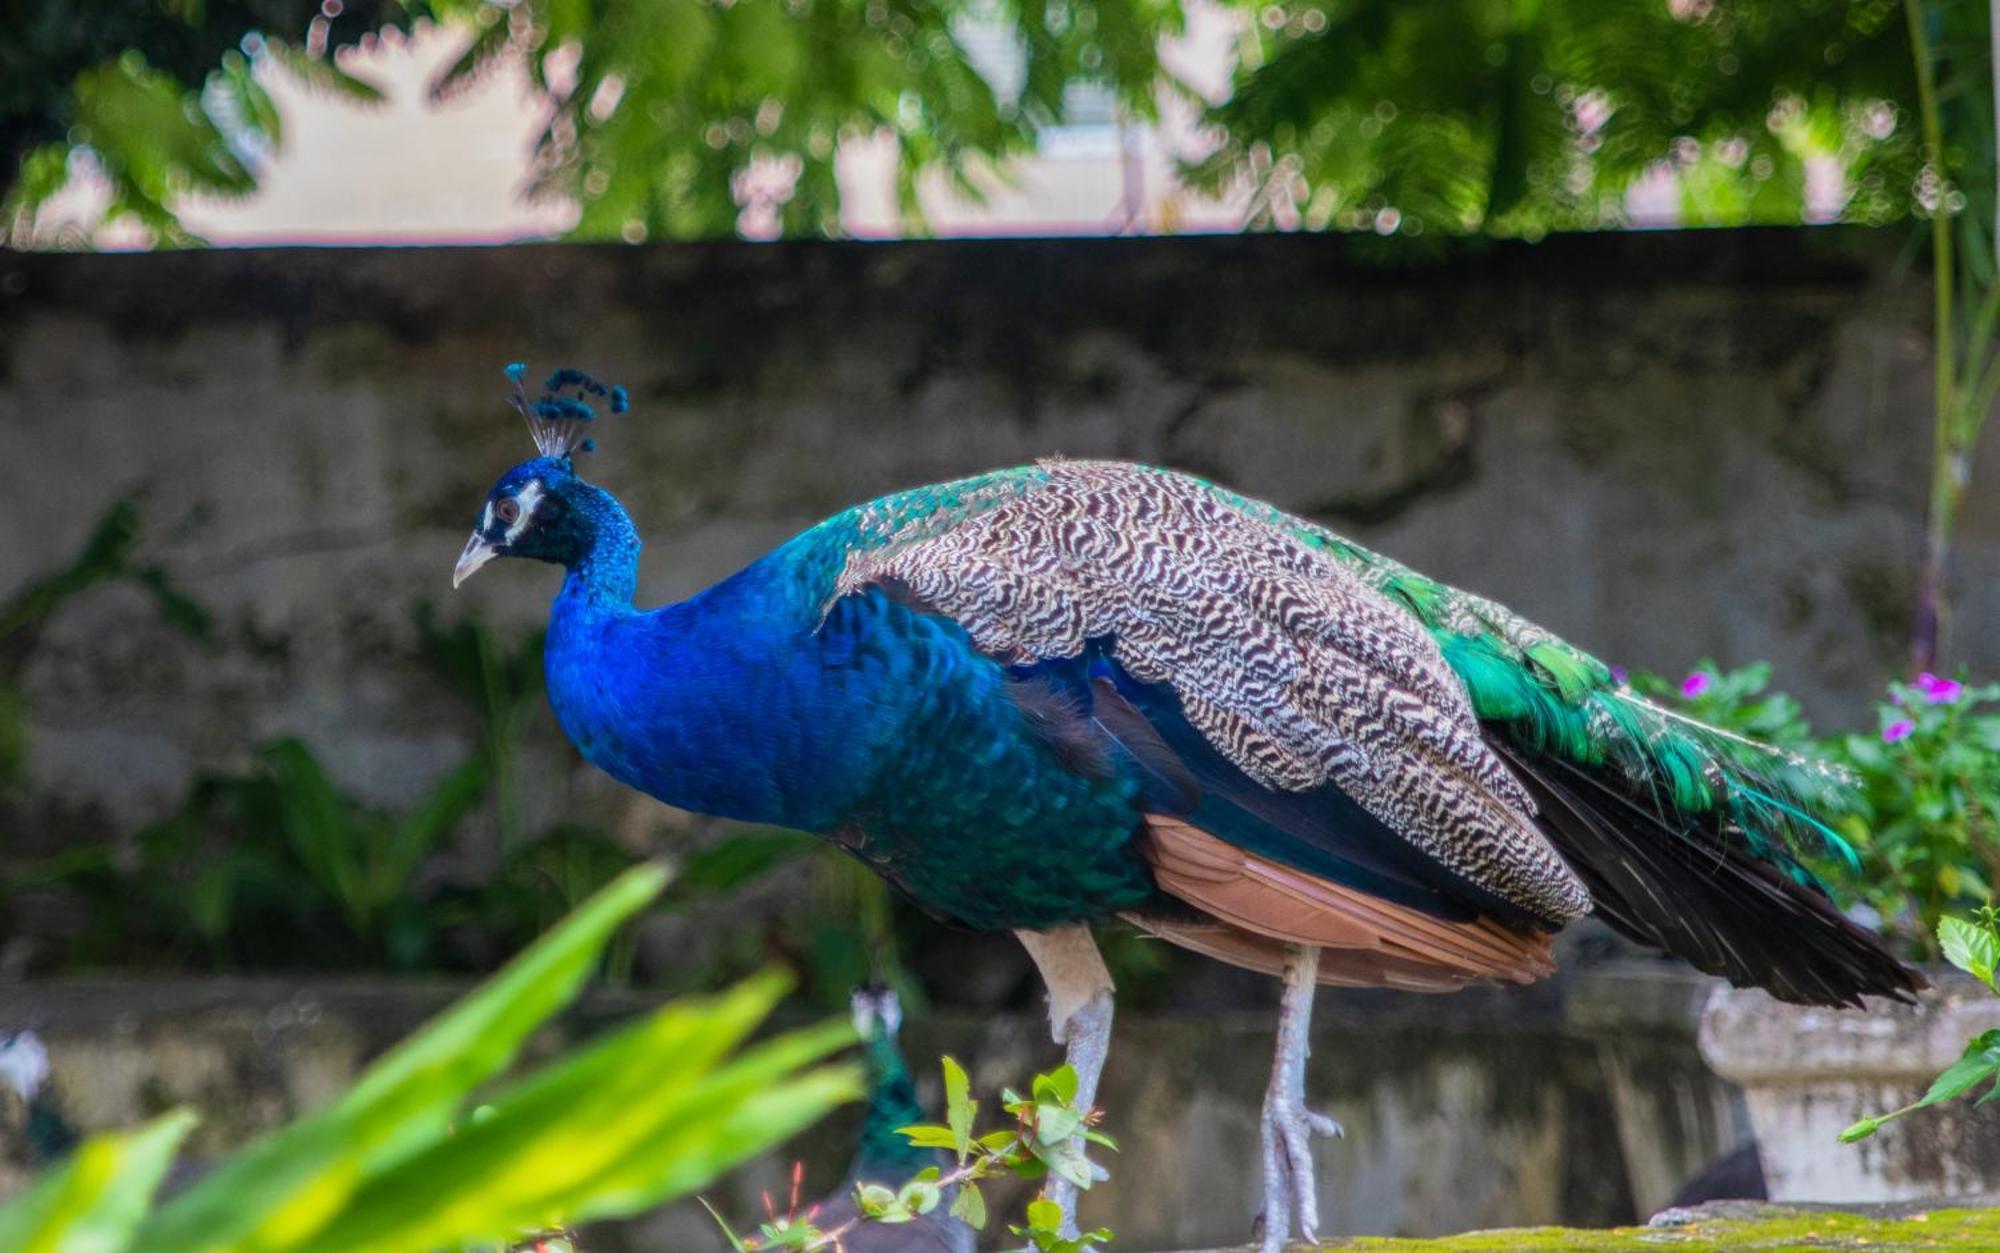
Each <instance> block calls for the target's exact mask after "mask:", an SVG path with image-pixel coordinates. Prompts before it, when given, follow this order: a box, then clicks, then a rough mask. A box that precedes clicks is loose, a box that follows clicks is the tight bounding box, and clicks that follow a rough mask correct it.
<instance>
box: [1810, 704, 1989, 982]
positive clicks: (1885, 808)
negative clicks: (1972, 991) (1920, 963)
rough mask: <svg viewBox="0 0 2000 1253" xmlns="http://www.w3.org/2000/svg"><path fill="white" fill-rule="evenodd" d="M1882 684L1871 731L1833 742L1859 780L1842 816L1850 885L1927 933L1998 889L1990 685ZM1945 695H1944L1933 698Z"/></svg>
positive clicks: (1886, 913) (1892, 918) (1880, 907)
mask: <svg viewBox="0 0 2000 1253" xmlns="http://www.w3.org/2000/svg"><path fill="white" fill-rule="evenodd" d="M1925 678H1926V679H1928V680H1929V682H1924V681H1922V680H1920V682H1919V683H1918V684H1903V683H1892V684H1890V685H1889V699H1888V700H1887V701H1885V702H1883V703H1881V704H1878V705H1877V706H1876V709H1875V715H1876V720H1877V724H1878V729H1877V730H1876V731H1874V732H1872V733H1865V734H1853V735H1848V736H1845V737H1843V738H1841V739H1840V740H1839V741H1838V742H1837V745H1836V747H1837V751H1838V753H1839V755H1840V758H1841V759H1842V761H1843V762H1844V763H1845V764H1846V765H1847V766H1848V767H1849V768H1850V769H1852V770H1853V771H1854V773H1855V775H1856V776H1857V778H1858V780H1859V785H1860V786H1859V790H1858V796H1859V800H1860V805H1859V808H1858V809H1857V810H1856V812H1855V813H1853V814H1852V815H1849V816H1848V817H1846V818H1845V819H1843V820H1842V826H1843V827H1844V829H1846V830H1847V831H1848V833H1849V834H1850V836H1851V837H1852V838H1853V840H1854V843H1855V845H1856V846H1857V848H1859V850H1860V852H1861V856H1862V859H1863V867H1864V872H1863V874H1862V876H1861V881H1860V887H1861V891H1862V893H1863V895H1864V896H1865V897H1866V899H1867V900H1868V901H1869V902H1870V903H1872V904H1873V905H1874V906H1875V907H1876V908H1877V909H1878V910H1880V911H1881V913H1882V915H1883V917H1884V918H1886V919H1889V920H1890V921H1892V922H1899V923H1902V924H1904V925H1905V927H1906V928H1907V929H1909V930H1913V931H1917V932H1918V934H1919V936H1920V937H1924V938H1925V939H1926V943H1925V948H1926V955H1927V956H1930V955H1935V951H1934V950H1931V949H1930V947H1929V944H1928V939H1927V937H1929V936H1932V935H1935V934H1937V931H1938V928H1939V926H1940V925H1941V924H1942V921H1943V919H1944V917H1945V915H1946V914H1948V913H1963V912H1966V911H1969V910H1971V909H1973V908H1975V907H1976V906H1978V905H1980V904H1982V903H1984V902H1985V901H1986V900H1988V899H1990V898H1991V896H1992V895H1993V891H1994V888H1995V885H2000V684H1992V685H1988V686H1985V687H1970V686H1966V685H1964V684H1958V683H1947V682H1946V681H1943V680H1936V679H1930V678H1929V676H1925ZM1946 693H1949V694H1950V695H1951V699H1948V700H1947V699H1934V697H1937V696H1939V695H1942V694H1946Z"/></svg>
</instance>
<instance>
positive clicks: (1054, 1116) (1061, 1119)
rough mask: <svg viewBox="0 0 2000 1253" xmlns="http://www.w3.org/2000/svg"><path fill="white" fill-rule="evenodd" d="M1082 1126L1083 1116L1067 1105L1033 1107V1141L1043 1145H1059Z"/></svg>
mask: <svg viewBox="0 0 2000 1253" xmlns="http://www.w3.org/2000/svg"><path fill="white" fill-rule="evenodd" d="M1082 1125H1083V1116H1082V1115H1081V1114H1078V1113H1077V1112H1076V1111H1075V1110H1073V1109H1071V1108H1070V1107H1069V1106H1067V1105H1049V1104H1042V1105H1037V1106H1035V1139H1037V1140H1039V1141H1041V1142H1042V1143H1043V1144H1061V1143H1062V1142H1063V1141H1065V1140H1067V1139H1069V1138H1070V1137H1071V1136H1073V1135H1075V1134H1076V1129H1077V1128H1078V1127H1081V1126H1082Z"/></svg>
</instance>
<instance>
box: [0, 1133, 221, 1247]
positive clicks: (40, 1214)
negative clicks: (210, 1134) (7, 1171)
mask: <svg viewBox="0 0 2000 1253" xmlns="http://www.w3.org/2000/svg"><path fill="white" fill-rule="evenodd" d="M194 1124H195V1116H194V1115H193V1114H192V1113H190V1112H188V1111H186V1110H176V1111H174V1112H173V1113H170V1114H163V1115H161V1116H160V1117H158V1118H155V1119H154V1120H153V1121H151V1122H149V1123H147V1124H145V1125H144V1126H142V1127H139V1128H137V1129H136V1130H133V1131H123V1132H113V1133H110V1134H107V1135H100V1136H93V1137H91V1138H90V1139H88V1140H86V1141H84V1142H83V1144H82V1145H81V1146H79V1147H78V1148H77V1150H76V1152H75V1153H74V1154H72V1155H71V1157H70V1158H69V1160H68V1161H66V1162H64V1163H63V1164H62V1165H61V1166H58V1167H57V1168H56V1169H55V1170H53V1171H51V1172H50V1173H49V1174H48V1175H47V1176H45V1177H44V1178H43V1179H42V1180H41V1182H39V1183H37V1184H36V1185H35V1186H34V1187H33V1188H31V1189H29V1190H28V1191H27V1192H26V1193H24V1194H22V1195H21V1196H19V1197H16V1198H15V1199H14V1200H12V1201H10V1202H9V1203H8V1204H7V1205H6V1206H5V1207H4V1208H0V1249H7V1250H10V1251H11V1253H118V1251H119V1250H122V1249H124V1248H125V1247H126V1245H127V1242H128V1241H130V1239H131V1237H132V1233H133V1232H134V1231H135V1230H136V1229H137V1228H138V1225H139V1223H140V1221H141V1220H142V1219H143V1218H144V1217H145V1214H146V1210H147V1208H148V1207H149V1206H150V1205H151V1204H152V1201H153V1193H154V1191H155V1190H156V1189H158V1188H159V1186H160V1181H161V1180H162V1179H164V1178H166V1174H167V1169H168V1167H170V1166H172V1165H173V1160H174V1154H175V1152H176V1151H178V1150H179V1148H180V1143H181V1141H182V1139H184V1138H185V1137H186V1135H187V1133H188V1130H189V1129H190V1128H192V1127H193V1126H194Z"/></svg>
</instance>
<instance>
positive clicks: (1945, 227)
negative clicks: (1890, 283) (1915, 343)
mask: <svg viewBox="0 0 2000 1253" xmlns="http://www.w3.org/2000/svg"><path fill="white" fill-rule="evenodd" d="M1903 16H1904V18H1905V19H1906V20H1907V22H1908V24H1909V30H1910V57H1911V60H1912V61H1913V62H1914V65H1913V68H1914V69H1915V71H1916V78H1917V112H1918V114H1919V115H1920V117H1921V119H1922V122H1923V136H1924V159H1925V162H1926V163H1927V164H1928V165H1929V166H1930V168H1931V172H1932V174H1933V176H1934V177H1935V178H1936V180H1937V186H1936V197H1937V200H1936V203H1935V204H1934V205H1933V206H1932V207H1931V294H1932V298H1933V313H1932V327H1931V334H1932V338H1933V342H1934V347H1933V355H1934V367H1935V374H1934V383H1933V387H1934V389H1935V395H1934V397H1933V412H1932V433H1931V439H1932V445H1931V450H1932V461H1931V492H1930V500H1929V504H1928V507H1927V508H1926V511H1925V521H1924V548H1923V558H1922V561H1921V563H1920V565H1919V568H1918V572H1917V607H1916V617H1915V621H1914V622H1913V623H1912V624H1911V627H1910V669H1911V672H1912V673H1915V672H1916V671H1919V670H1928V669H1930V668H1931V667H1932V666H1933V665H1934V664H1935V663H1936V660H1937V650H1938V636H1939V633H1940V630H1941V623H1942V620H1943V618H1944V615H1945V613H1946V606H1945V603H1944V587H1943V583H1944V565H1945V561H1946V560H1947V559H1948V557H1949V556H1950V547H1951V528H1952V522H1953V520H1954V518H1955V516H1956V514H1957V512H1958V495H1959V493H1958V491H1957V490H1956V479H1955V476H1954V475H1952V474H1951V473H1950V472H1949V470H1950V459H1951V450H1952V447H1953V444H1954V443H1955V441H1954V440H1953V438H1952V436H1953V434H1954V431H1953V427H1954V426H1955V425H1956V423H1955V422H1954V421H1953V415H1954V414H1955V413H1956V411H1957V406H1956V403H1955V392H1956V383H1957V369H1956V368H1955V353H1954V351H1953V348H1954V343H1953V337H1952V306H1953V290H1952V288H1953V280H1954V279H1955V278H1956V277H1957V273H1958V271H1957V266H1956V264H1955V263H1954V259H1953V256H1952V240H1951V208H1950V195H1951V189H1950V186H1949V185H1948V184H1947V182H1946V179H1945V150H1944V123H1943V119H1942V117H1941V116H1940V114H1939V112H1938V101H1937V79H1936V73H1935V67H1934V66H1933V65H1932V63H1931V45H1930V38H1929V36H1928V35H1926V34H1925V33H1924V19H1923V6H1922V4H1921V3H1920V0H1903Z"/></svg>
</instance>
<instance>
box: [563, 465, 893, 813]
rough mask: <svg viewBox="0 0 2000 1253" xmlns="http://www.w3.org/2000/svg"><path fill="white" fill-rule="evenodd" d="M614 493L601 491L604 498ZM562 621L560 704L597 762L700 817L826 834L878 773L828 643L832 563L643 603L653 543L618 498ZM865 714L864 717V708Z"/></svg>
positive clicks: (780, 561) (763, 572) (787, 559)
mask: <svg viewBox="0 0 2000 1253" xmlns="http://www.w3.org/2000/svg"><path fill="white" fill-rule="evenodd" d="M600 495H601V494H600ZM602 502H603V504H602V507H601V509H600V508H598V507H597V506H596V505H595V503H593V505H592V506H591V507H592V510H593V512H595V513H597V514H598V516H597V517H596V518H595V519H594V521H595V523H596V524H597V525H596V526H595V530H594V534H593V535H592V537H591V543H590V544H589V546H588V548H587V550H586V551H585V552H584V553H583V555H582V556H581V557H579V558H578V559H577V560H576V561H575V562H573V563H571V564H570V566H569V577H568V578H567V579H566V580H565V581H564V583H563V587H562V591H561V593H560V594H558V595H557V597H556V601H555V605H554V607H553V609H552V611H551V613H550V618H549V635H548V643H547V646H546V649H545V662H546V666H547V672H548V692H549V703H550V705H551V706H552V707H553V708H554V710H555V714H556V719H557V721H559V722H560V723H561V724H562V727H563V731H564V732H565V733H566V734H567V735H568V736H569V738H570V741H571V742H572V743H574V744H575V745H576V747H577V749H578V751H580V752H581V753H582V754H583V755H584V757H585V758H586V759H587V760H588V761H590V762H591V763H592V764H593V765H595V766H597V767H598V768H600V769H602V770H603V771H605V772H606V773H607V774H609V775H611V776H612V777H613V778H615V779H618V780H619V781H620V782H622V783H624V784H626V785H627V786H629V787H633V788H637V789H638V790H640V791H642V792H646V793H649V794H650V795H652V796H654V797H656V798H658V799H660V800H662V801H665V802H667V803H668V804H670V805H675V806H678V807H680V808H683V809H691V810H695V811H698V812H701V813H708V814H714V815H717V816H720V817H726V818H736V819H740V820H743V821H749V822H766V823H774V824H778V825H783V826H792V827H800V828H804V829H806V830H824V829H826V828H827V827H828V826H830V825H831V824H832V823H833V822H834V820H835V819H836V818H837V817H838V815H839V814H840V813H841V812H842V809H843V806H844V805H845V804H846V803H847V802H848V801H849V800H850V799H851V797H850V796H849V795H848V794H849V793H850V792H851V791H853V790H854V788H855V787H857V786H859V784H860V782H861V781H862V779H863V776H864V770H863V768H862V767H863V765H864V764H865V756H864V755H865V754H866V753H867V752H868V751H869V746H870V741H869V737H868V736H867V735H866V734H865V728H860V727H855V726H851V725H849V724H848V721H847V720H848V719H851V718H853V717H854V716H855V715H854V713H853V710H854V709H855V708H856V703H855V702H854V701H852V700H850V699H846V698H844V697H843V695H842V694H841V693H840V692H839V691H837V690H835V691H829V690H828V689H829V687H830V685H833V684H837V683H839V682H842V681H844V680H845V679H846V677H847V676H848V674H849V673H850V672H848V671H843V670H833V671H831V672H829V671H828V670H827V669H826V668H825V667H823V666H822V664H821V658H820V656H819V655H818V651H817V648H816V641H815V638H814V630H813V628H814V625H815V623H816V622H817V614H818V609H819V601H820V599H821V598H822V597H823V596H824V595H825V591H824V587H823V586H822V583H823V582H828V581H830V576H826V575H824V574H823V573H822V572H821V571H820V570H819V567H820V566H821V565H823V564H824V563H823V562H812V561H804V562H802V561H800V560H798V558H799V556H800V554H799V553H798V552H797V551H796V550H794V551H791V552H788V551H787V550H786V549H780V550H778V552H776V553H774V554H771V555H770V556H767V557H766V558H765V559H764V560H763V561H760V562H758V563H756V564H755V565H752V566H751V567H749V568H748V569H746V570H743V571H741V572H739V573H738V574H736V575H734V576H732V577H731V578H728V579H725V580H723V581H722V582H721V583H718V584H716V585H715V586H713V587H710V588H708V589H707V590H706V591H703V592H701V593H699V594H697V595H695V596H693V597H690V598H689V599H687V600H685V601H682V602H680V603H678V604H672V605H666V606H663V607H661V608H658V609H653V610H648V611H646V612H643V613H641V612H638V611H636V610H634V609H633V607H632V599H633V594H634V585H635V583H636V581H637V571H638V556H639V539H638V536H637V534H636V533H635V532H634V531H633V529H632V525H631V522H630V521H629V520H628V519H627V518H626V516H625V513H624V510H623V509H621V508H619V507H618V504H617V502H616V501H613V500H611V498H610V497H609V496H602ZM864 712H865V709H864Z"/></svg>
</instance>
